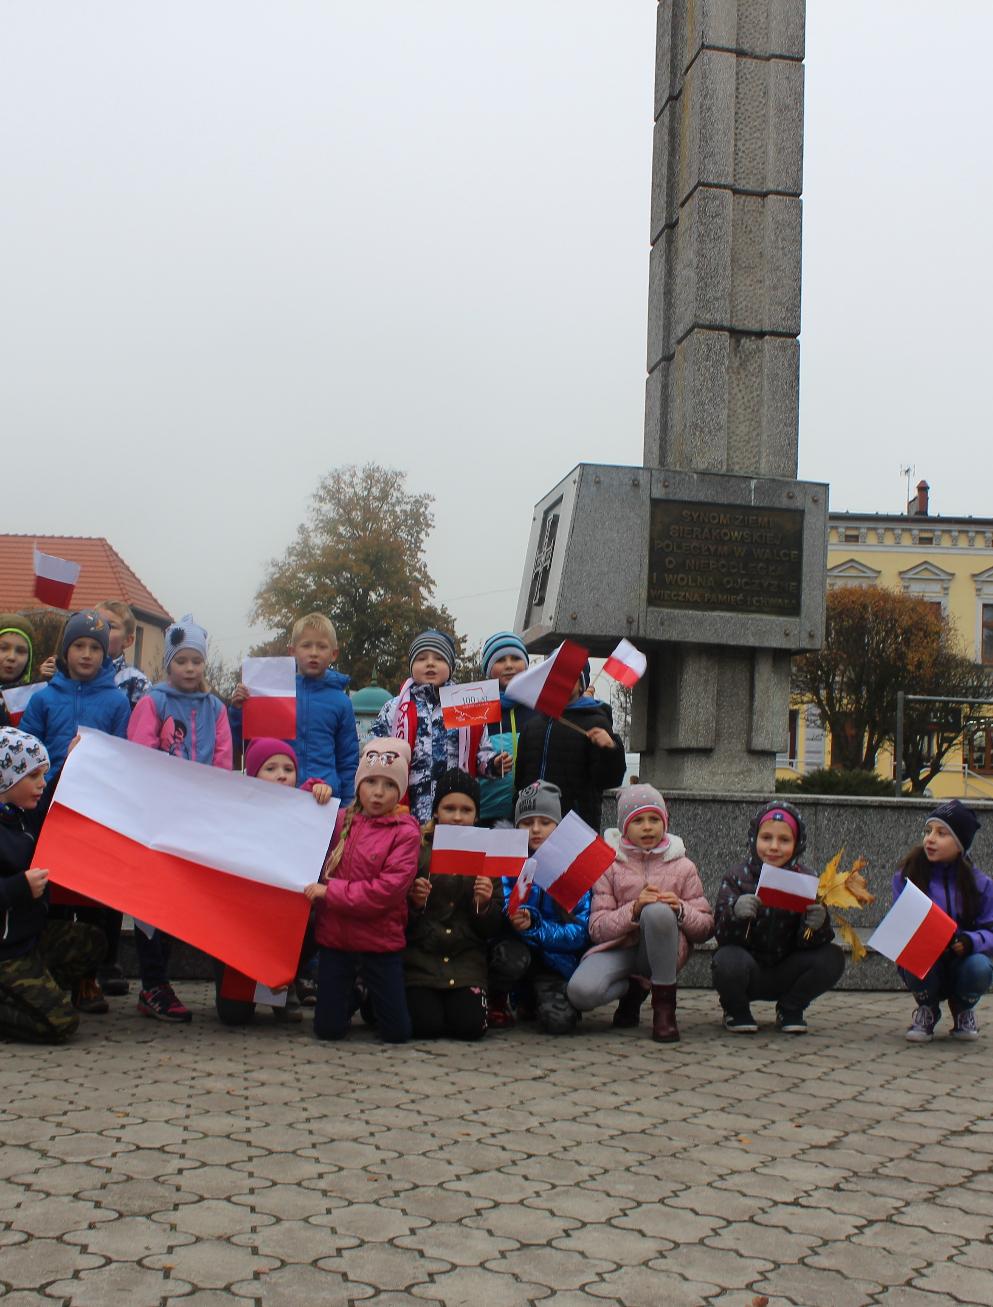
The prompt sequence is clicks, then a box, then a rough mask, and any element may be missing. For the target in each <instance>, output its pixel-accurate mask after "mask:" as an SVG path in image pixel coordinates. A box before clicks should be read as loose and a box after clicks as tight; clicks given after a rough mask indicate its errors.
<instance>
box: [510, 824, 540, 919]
mask: <svg viewBox="0 0 993 1307" xmlns="http://www.w3.org/2000/svg"><path fill="white" fill-rule="evenodd" d="M525 833H526V832H525ZM533 884H534V859H533V858H528V860H527V861H526V862H525V864H524V866H523V867H522V868H521V870H520V872H519V873H518V876H517V879H516V880H515V881H514V888H513V889H512V890H511V891H510V898H509V899H508V900H507V916H508V917H512V916H513V915H514V913H515V912H519V911H520V910H521V905H522V904H524V903H526V902H527V897H528V895H529V894H530V893H531V886H532V885H533Z"/></svg>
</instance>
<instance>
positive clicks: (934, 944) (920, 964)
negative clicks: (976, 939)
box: [866, 880, 958, 980]
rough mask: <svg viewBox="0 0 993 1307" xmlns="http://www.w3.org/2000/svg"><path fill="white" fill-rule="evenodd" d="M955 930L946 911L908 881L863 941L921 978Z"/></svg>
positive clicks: (940, 953) (929, 968)
mask: <svg viewBox="0 0 993 1307" xmlns="http://www.w3.org/2000/svg"><path fill="white" fill-rule="evenodd" d="M956 930H958V926H956V924H955V922H954V920H953V919H952V918H951V917H950V916H949V915H948V913H947V912H944V911H942V909H941V908H939V907H938V905H937V903H933V902H932V901H931V899H929V898H928V896H927V895H926V894H925V893H924V891H923V890H919V889H918V888H917V886H916V885H914V884H912V883H911V882H910V881H909V880H908V881H907V882H906V884H905V885H904V887H903V889H902V890H901V891H900V897H899V898H898V899H897V901H896V902H895V903H894V904H893V906H892V907H891V908H890V910H889V912H887V914H886V916H885V917H884V918H883V919H882V921H881V922H880V923H879V925H878V926H877V927H876V929H875V930H874V931H873V933H872V934H871V935H870V936H869V938H868V939H867V940H866V943H867V944H868V946H869V948H874V949H875V950H876V952H877V953H882V955H883V957H884V958H889V960H890V961H891V962H895V963H896V964H897V966H898V967H903V969H904V970H905V971H909V972H910V973H911V975H913V976H916V977H917V979H918V980H923V979H924V977H925V976H926V975H927V973H928V972H929V971H930V970H931V968H932V967H933V966H934V964H935V963H936V962H937V961H938V959H939V958H940V957H941V955H942V953H944V951H945V949H946V948H947V947H948V942H949V940H950V939H951V938H952V936H953V935H954V934H955V932H956Z"/></svg>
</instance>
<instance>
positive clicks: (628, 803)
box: [567, 785, 714, 1044]
mask: <svg viewBox="0 0 993 1307" xmlns="http://www.w3.org/2000/svg"><path fill="white" fill-rule="evenodd" d="M617 820H618V824H619V826H620V830H613V831H608V832H607V835H606V839H607V841H608V843H612V844H613V845H614V846H615V848H617V858H616V860H615V861H614V863H613V864H612V865H611V866H610V867H609V868H608V870H607V871H605V872H604V874H603V875H602V876H601V877H600V879H599V880H598V881H597V883H596V885H595V886H594V887H593V906H592V907H591V909H590V926H589V930H590V939H592V940H593V941H594V946H593V948H591V949H590V950H589V952H588V953H587V954H586V955H585V957H584V958H583V960H582V962H580V964H579V966H578V967H577V968H576V970H575V971H574V972H573V975H572V978H571V979H570V981H569V988H568V991H567V993H568V997H569V1002H570V1003H572V1005H573V1006H574V1007H576V1008H578V1009H579V1010H580V1012H588V1011H589V1010H590V1009H591V1008H595V1007H599V1006H600V1005H601V1004H602V1003H611V1002H613V1001H614V999H620V1002H619V1003H618V1005H617V1011H616V1012H615V1013H614V1025H615V1026H636V1025H637V1024H638V1014H639V1009H640V1007H641V1004H642V1003H643V1002H644V999H645V995H646V994H647V993H648V990H649V988H651V993H652V1038H653V1039H656V1040H658V1041H659V1042H660V1043H664V1044H671V1043H675V1041H676V1040H678V1039H679V1028H678V1027H677V1025H676V972H677V971H678V970H679V969H680V968H681V967H683V966H684V965H685V963H686V961H687V959H688V958H689V955H690V948H691V945H693V944H702V943H703V942H704V940H706V939H709V938H710V936H711V934H712V933H713V930H714V917H713V913H712V912H711V910H710V904H709V903H708V902H707V898H706V896H705V894H704V892H703V885H702V884H701V881H700V876H699V873H698V872H697V869H696V866H695V865H694V864H693V863H692V862H691V861H690V860H689V858H687V857H686V850H685V847H684V845H683V841H682V840H681V839H680V838H679V837H678V836H677V835H670V834H669V833H668V831H669V813H668V810H667V809H666V806H665V800H664V799H663V798H662V795H661V794H659V792H658V790H655V789H653V788H652V787H651V786H650V785H631V786H628V788H627V789H624V790H622V791H621V793H620V794H619V795H618V799H617Z"/></svg>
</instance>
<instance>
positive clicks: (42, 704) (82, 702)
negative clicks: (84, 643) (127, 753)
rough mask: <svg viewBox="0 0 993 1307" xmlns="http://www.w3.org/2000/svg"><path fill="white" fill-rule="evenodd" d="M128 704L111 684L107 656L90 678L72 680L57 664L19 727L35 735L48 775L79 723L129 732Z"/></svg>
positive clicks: (117, 732) (122, 733) (121, 733)
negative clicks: (44, 751)
mask: <svg viewBox="0 0 993 1307" xmlns="http://www.w3.org/2000/svg"><path fill="white" fill-rule="evenodd" d="M130 716H131V705H130V704H129V703H128V697H127V695H126V694H125V693H124V692H123V690H119V689H118V688H117V686H116V685H115V684H114V664H113V663H112V662H111V661H110V659H109V658H105V659H104V660H103V666H102V667H101V668H100V670H99V671H98V672H97V674H96V676H94V678H93V680H92V681H73V680H71V679H70V678H69V677H68V676H67V675H66V674H65V672H64V671H63V670H62V669H61V667H60V668H59V670H58V671H57V672H56V673H55V675H54V676H53V677H52V679H51V680H50V681H49V683H48V684H47V685H46V686H45V688H44V690H39V691H38V693H37V694H36V695H34V696H33V697H32V699H31V701H30V702H29V703H28V706H27V708H25V710H24V716H23V717H22V718H21V730H22V731H27V733H28V734H29V735H36V736H37V737H38V739H39V740H41V742H42V744H43V745H44V746H45V748H46V749H47V750H48V756H49V758H50V759H51V763H52V766H51V770H50V771H49V773H48V774H49V776H52V775H54V774H55V773H57V772H59V771H61V769H62V764H63V763H64V762H65V760H66V754H68V752H69V745H70V744H71V743H72V741H73V740H74V739H75V736H76V732H77V731H78V730H79V728H80V726H92V727H93V728H94V729H95V730H98V731H106V733H107V734H108V735H117V736H119V737H120V738H121V739H122V740H123V739H124V737H125V736H126V735H127V732H128V718H129V717H130Z"/></svg>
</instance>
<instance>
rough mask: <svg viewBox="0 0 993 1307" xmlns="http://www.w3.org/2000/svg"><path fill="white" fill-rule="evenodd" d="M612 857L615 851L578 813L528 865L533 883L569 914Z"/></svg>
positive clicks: (566, 818) (564, 822)
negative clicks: (530, 868)
mask: <svg viewBox="0 0 993 1307" xmlns="http://www.w3.org/2000/svg"><path fill="white" fill-rule="evenodd" d="M616 857H617V852H616V850H615V849H612V848H611V847H610V845H609V844H607V843H606V842H605V841H604V840H602V839H601V838H600V836H599V835H598V834H597V833H596V831H595V830H593V828H592V827H591V826H587V824H586V822H585V821H583V819H582V817H580V816H579V814H578V813H575V812H569V813H566V815H565V816H564V817H563V818H562V821H561V822H560V823H559V825H558V826H556V828H555V830H554V831H552V833H551V835H549V837H548V839H547V840H545V842H544V844H542V846H541V847H540V848H539V849H538V851H537V853H533V854H532V855H531V857H530V859H529V862H531V863H533V864H534V875H533V878H532V879H533V883H534V884H535V885H538V886H539V887H540V888H541V889H543V890H544V891H545V893H546V894H548V895H549V896H550V897H551V898H553V899H554V900H555V902H556V903H557V904H558V905H559V906H560V907H562V908H565V910H566V912H571V911H572V909H573V908H574V907H575V906H576V904H577V903H578V902H579V900H580V899H581V898H582V897H583V895H584V894H585V893H586V891H587V890H588V889H590V888H591V887H592V886H593V885H595V884H596V882H597V881H598V880H599V879H600V877H601V876H602V875H603V873H604V872H605V871H606V870H607V868H608V867H609V866H610V865H611V863H612V862H613V861H614V859H615V858H616Z"/></svg>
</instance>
